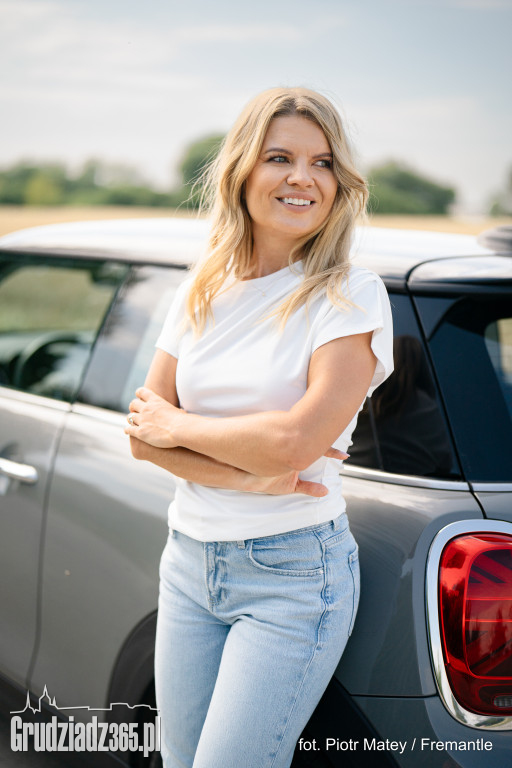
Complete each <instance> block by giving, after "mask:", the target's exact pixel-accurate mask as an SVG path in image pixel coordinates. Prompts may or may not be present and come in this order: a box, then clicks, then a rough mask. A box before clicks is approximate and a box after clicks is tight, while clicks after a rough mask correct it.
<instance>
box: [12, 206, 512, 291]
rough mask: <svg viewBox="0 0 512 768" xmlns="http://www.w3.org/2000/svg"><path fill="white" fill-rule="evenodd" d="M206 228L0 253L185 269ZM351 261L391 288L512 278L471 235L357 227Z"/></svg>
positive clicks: (159, 221)
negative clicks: (378, 275) (365, 268)
mask: <svg viewBox="0 0 512 768" xmlns="http://www.w3.org/2000/svg"><path fill="white" fill-rule="evenodd" d="M208 230H209V222H208V220H206V219H198V218H177V217H175V218H173V217H162V218H140V219H114V220H104V221H81V222H72V223H67V224H53V225H46V226H42V227H32V228H30V229H24V230H20V231H18V232H13V233H11V234H9V235H5V236H4V237H2V238H0V252H11V253H13V252H14V253H21V252H23V253H33V254H41V255H43V254H46V255H50V254H51V255H60V256H74V257H82V258H93V259H95V258H104V257H105V256H107V257H110V258H115V259H117V260H120V261H129V262H136V263H148V264H150V263H151V264H169V265H176V266H178V265H179V266H189V265H191V264H193V263H194V262H195V261H196V260H197V259H198V258H199V257H200V256H201V255H202V253H203V252H204V249H205V244H206V240H207V236H208ZM353 260H354V263H355V264H357V265H360V266H366V267H368V268H369V269H372V270H374V271H375V272H377V273H378V274H380V275H381V277H382V278H383V279H384V280H385V281H386V283H387V284H388V285H395V286H396V287H400V286H402V287H403V286H405V284H406V283H407V282H408V281H409V284H410V285H411V287H412V286H413V285H414V286H416V287H417V288H420V287H421V284H422V283H425V284H428V285H433V284H435V283H441V282H442V283H444V284H446V283H450V282H452V283H457V282H468V281H470V282H471V281H472V280H473V281H477V282H480V281H481V280H482V279H483V278H485V279H487V280H488V281H499V280H506V281H509V280H511V279H512V255H506V254H505V255H503V254H500V255H496V253H495V252H494V251H493V250H491V249H489V248H486V247H484V246H482V245H480V244H479V243H478V242H477V240H476V238H475V237H473V236H471V235H456V234H447V233H441V232H429V231H420V230H402V229H386V228H378V227H371V226H370V227H358V228H357V230H356V236H355V238H354V246H353Z"/></svg>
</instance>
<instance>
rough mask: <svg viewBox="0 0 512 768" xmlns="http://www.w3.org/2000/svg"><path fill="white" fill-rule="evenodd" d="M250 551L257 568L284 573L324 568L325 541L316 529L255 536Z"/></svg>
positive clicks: (310, 572) (299, 573)
mask: <svg viewBox="0 0 512 768" xmlns="http://www.w3.org/2000/svg"><path fill="white" fill-rule="evenodd" d="M247 553H248V556H249V560H250V561H251V563H252V564H253V565H254V566H256V568H259V569H260V570H264V571H269V572H271V573H276V574H282V575H283V576H317V575H319V574H322V573H323V572H324V562H323V550H322V545H321V543H320V542H319V541H318V538H317V537H316V536H315V534H314V533H313V532H312V531H303V532H301V533H290V534H282V535H277V536H265V537H263V538H261V539H252V540H251V541H250V542H249V546H248V548H247Z"/></svg>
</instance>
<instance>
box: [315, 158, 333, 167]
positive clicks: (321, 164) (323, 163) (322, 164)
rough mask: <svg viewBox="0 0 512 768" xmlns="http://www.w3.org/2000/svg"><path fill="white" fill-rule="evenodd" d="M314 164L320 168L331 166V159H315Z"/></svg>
mask: <svg viewBox="0 0 512 768" xmlns="http://www.w3.org/2000/svg"><path fill="white" fill-rule="evenodd" d="M315 165H318V166H319V167H320V168H332V162H331V160H317V162H316V163H315Z"/></svg>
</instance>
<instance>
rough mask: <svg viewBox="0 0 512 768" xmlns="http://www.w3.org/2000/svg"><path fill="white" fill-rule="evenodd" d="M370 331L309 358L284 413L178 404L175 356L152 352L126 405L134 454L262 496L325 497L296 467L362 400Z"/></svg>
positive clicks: (323, 449)
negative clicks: (209, 413) (214, 411)
mask: <svg viewBox="0 0 512 768" xmlns="http://www.w3.org/2000/svg"><path fill="white" fill-rule="evenodd" d="M371 335H372V334H371V332H368V333H363V334H354V335H352V336H344V337H342V338H339V339H335V340H333V341H330V342H328V343H327V344H324V345H323V346H321V347H319V348H318V349H317V350H316V351H315V352H314V353H313V355H312V358H311V362H310V366H309V372H308V383H307V390H306V393H305V395H304V396H303V397H302V398H301V399H300V400H299V401H298V402H297V403H296V404H295V405H294V406H293V407H292V408H291V409H290V410H289V411H265V412H262V413H257V414H250V415H247V416H236V417H225V418H208V417H205V416H198V415H196V414H190V413H186V412H185V411H183V410H181V409H180V408H179V403H178V396H177V393H176V384H175V380H176V365H177V361H176V359H175V358H174V357H172V356H171V355H168V354H167V353H166V352H163V351H162V350H157V352H156V354H155V357H154V360H153V363H152V365H151V368H150V370H149V373H148V376H147V378H146V382H145V386H144V387H141V388H140V389H138V390H137V393H136V394H137V397H136V399H135V400H133V401H132V403H131V404H130V412H131V417H132V419H133V425H131V424H129V425H128V426H127V427H126V429H125V432H126V433H127V434H128V435H130V438H131V446H132V453H133V455H134V457H135V458H138V459H145V460H147V461H151V462H153V463H154V464H157V465H158V466H161V467H163V468H164V469H167V470H168V471H170V472H173V473H174V474H176V475H178V476H179V477H183V478H185V479H186V480H190V481H192V482H198V483H200V484H201V485H209V486H212V487H221V488H232V489H236V490H246V491H261V492H265V493H293V492H300V493H307V494H309V495H315V496H322V495H325V493H326V492H327V489H326V488H325V487H324V486H322V485H319V484H318V483H308V482H304V481H302V480H301V479H300V478H299V472H300V471H301V470H303V469H305V468H306V467H308V466H309V465H310V464H312V463H313V462H314V461H316V460H317V459H318V458H320V457H321V456H323V455H327V456H332V457H334V458H339V459H341V458H345V457H346V454H342V453H341V452H339V451H337V450H336V449H333V448H331V445H332V443H333V442H334V441H335V440H336V439H337V438H338V436H339V435H340V434H341V433H342V432H343V431H344V429H345V428H346V426H347V425H348V424H349V423H350V421H351V420H352V418H353V416H354V414H355V413H356V412H357V410H358V408H359V406H360V405H361V403H362V402H363V400H364V398H365V396H366V392H367V391H368V387H369V385H370V382H371V379H372V377H373V373H374V371H375V366H376V358H375V355H374V354H373V352H372V349H371V346H370V341H371Z"/></svg>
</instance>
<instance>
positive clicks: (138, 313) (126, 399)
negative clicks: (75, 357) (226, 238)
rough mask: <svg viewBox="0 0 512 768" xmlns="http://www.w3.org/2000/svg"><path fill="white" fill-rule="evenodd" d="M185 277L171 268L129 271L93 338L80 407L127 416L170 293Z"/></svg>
mask: <svg viewBox="0 0 512 768" xmlns="http://www.w3.org/2000/svg"><path fill="white" fill-rule="evenodd" d="M187 274H188V272H187V271H186V270H184V269H177V268H172V267H169V268H165V267H139V268H134V269H133V271H132V272H131V274H130V276H129V277H128V279H127V281H126V283H125V285H124V286H123V289H122V290H121V291H120V293H119V296H118V299H117V301H116V303H115V305H114V307H113V309H112V312H111V313H110V314H109V316H108V319H107V321H106V323H105V325H104V327H103V329H102V332H101V334H100V337H99V338H98V342H97V344H96V347H95V349H94V354H93V356H92V359H91V364H90V366H89V368H88V371H87V374H86V376H85V379H84V383H83V386H82V388H81V391H80V393H79V396H78V399H79V400H80V402H83V403H88V404H90V405H96V406H99V407H101V408H108V409H109V410H113V411H123V412H124V411H127V410H128V405H129V403H130V400H132V399H133V397H134V393H135V389H136V388H137V387H139V386H141V385H142V384H143V383H144V378H145V376H146V373H147V370H148V368H149V364H150V362H151V360H152V358H153V355H154V352H155V342H156V339H157V337H158V334H159V332H160V330H161V327H162V324H163V321H164V319H165V315H166V314H167V311H168V309H169V307H170V305H171V303H172V300H173V298H174V294H175V292H176V289H177V287H178V285H179V284H180V283H181V281H182V280H183V279H184V278H185V276H186V275H187Z"/></svg>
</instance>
